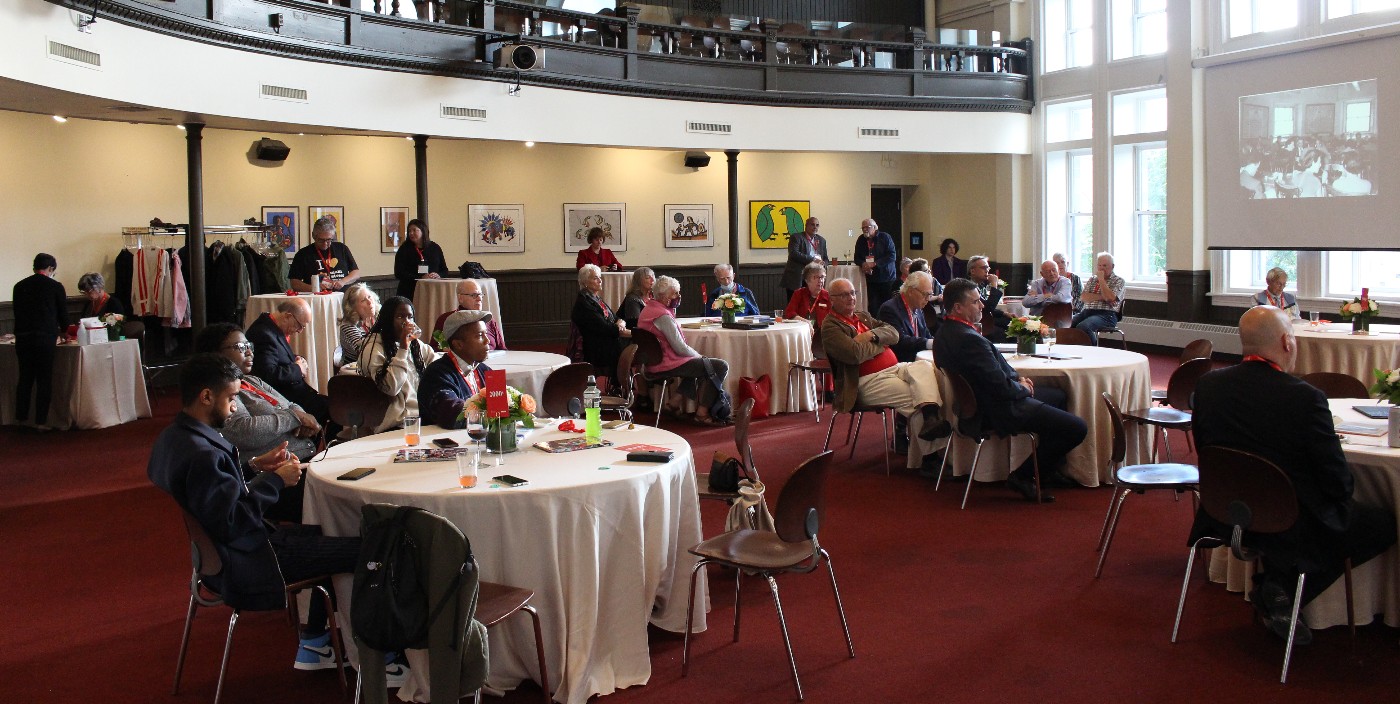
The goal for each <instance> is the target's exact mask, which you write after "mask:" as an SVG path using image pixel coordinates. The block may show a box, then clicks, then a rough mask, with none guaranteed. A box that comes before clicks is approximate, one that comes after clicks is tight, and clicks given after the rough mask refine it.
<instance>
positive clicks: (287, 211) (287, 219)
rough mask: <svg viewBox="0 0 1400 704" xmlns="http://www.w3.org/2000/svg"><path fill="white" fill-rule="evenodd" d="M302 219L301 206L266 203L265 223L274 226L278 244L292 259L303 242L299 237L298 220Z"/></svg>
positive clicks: (263, 208)
mask: <svg viewBox="0 0 1400 704" xmlns="http://www.w3.org/2000/svg"><path fill="white" fill-rule="evenodd" d="M299 219H301V208H299V207H297V206H295V205H264V206H263V207H262V221H263V223H265V224H267V225H269V226H271V227H272V236H273V237H274V238H275V239H276V242H277V246H278V247H280V248H282V251H284V252H286V253H287V258H288V259H291V258H292V257H293V256H295V255H296V253H297V248H298V247H300V246H301V242H300V241H299V240H298V239H297V221H298V220H299Z"/></svg>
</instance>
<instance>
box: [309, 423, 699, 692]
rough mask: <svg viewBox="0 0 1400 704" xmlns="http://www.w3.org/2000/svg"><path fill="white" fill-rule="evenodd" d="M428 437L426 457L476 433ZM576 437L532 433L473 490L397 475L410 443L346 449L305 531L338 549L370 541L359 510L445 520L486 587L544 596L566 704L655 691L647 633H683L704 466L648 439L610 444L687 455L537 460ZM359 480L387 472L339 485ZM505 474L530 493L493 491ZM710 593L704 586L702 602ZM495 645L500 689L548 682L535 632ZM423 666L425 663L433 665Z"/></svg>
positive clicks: (439, 468) (649, 435) (613, 453)
mask: <svg viewBox="0 0 1400 704" xmlns="http://www.w3.org/2000/svg"><path fill="white" fill-rule="evenodd" d="M423 434H424V443H425V444H426V443H427V442H429V441H430V440H431V439H433V438H435V437H444V436H450V437H452V438H453V439H454V440H457V441H458V442H461V443H463V444H464V445H466V444H467V443H468V442H469V440H468V438H467V435H466V431H453V432H450V433H449V432H444V431H442V430H441V429H440V428H436V427H431V428H424V431H423ZM573 435H574V434H573V433H565V432H561V431H558V430H553V429H551V428H547V427H540V428H537V429H535V430H534V431H531V432H530V433H529V434H527V435H526V436H525V437H524V438H523V439H522V440H521V447H522V448H525V449H522V451H520V452H517V453H513V454H509V455H505V464H504V465H503V466H501V467H494V466H486V467H483V468H482V471H481V483H480V484H478V485H477V487H476V488H474V489H460V488H458V486H457V469H456V464H455V463H454V462H422V463H401V464H395V463H393V462H391V460H390V458H391V457H392V455H393V453H394V451H395V450H397V449H399V448H401V447H402V437H403V436H402V435H401V434H399V433H381V434H379V435H372V436H369V437H365V438H360V439H359V440H353V441H351V442H347V443H344V444H342V445H337V446H335V447H333V448H331V449H330V451H329V453H328V456H327V458H326V459H325V460H324V461H321V462H317V463H314V464H312V465H311V469H310V470H309V471H308V472H307V476H306V504H305V515H306V519H305V520H306V522H307V523H314V524H318V525H320V526H321V527H322V528H323V529H324V530H325V532H326V533H327V534H328V535H358V534H359V530H360V506H362V505H364V504H367V503H390V504H397V505H410V506H418V507H421V508H423V509H426V510H428V511H432V512H433V513H436V514H439V515H441V516H444V517H446V518H447V519H448V520H450V521H452V523H453V524H454V525H456V526H457V527H458V528H459V529H461V531H462V532H463V533H464V534H465V535H466V536H467V539H468V540H469V541H470V542H471V547H472V551H473V553H474V554H475V556H476V560H477V563H478V564H479V565H480V568H481V578H482V579H484V580H487V581H491V582H501V583H505V584H509V585H512V586H519V587H525V588H528V589H532V590H534V592H535V598H534V600H533V601H532V602H531V603H532V604H533V605H534V606H535V607H536V608H538V609H539V612H540V620H541V622H542V627H543V635H544V650H545V656H546V659H547V662H548V664H549V672H550V676H551V679H552V680H553V681H552V682H550V683H549V687H550V688H551V689H552V691H553V692H554V698H555V700H556V701H560V702H566V703H570V704H575V703H576V704H583V702H586V701H587V700H588V698H589V697H590V696H591V695H593V694H608V693H611V692H613V691H614V690H616V689H621V688H624V687H631V686H633V685H639V684H645V683H646V682H647V681H648V679H649V678H650V677H651V659H650V653H649V651H648V647H647V627H648V625H655V626H657V627H658V628H662V629H665V630H668V631H674V632H684V630H685V612H686V595H687V590H688V588H689V585H690V579H689V577H690V571H691V569H692V568H693V567H694V565H695V557H694V556H692V555H690V554H689V553H688V552H686V551H687V549H689V548H690V547H691V546H694V545H695V544H697V543H699V542H700V540H701V527H700V509H699V505H698V502H699V499H698V496H697V494H696V485H695V462H694V458H693V456H692V454H691V451H690V446H689V445H688V444H686V442H685V440H683V439H682V438H681V437H680V436H678V435H676V434H674V433H670V432H667V431H665V430H661V429H657V428H651V427H647V426H641V425H639V426H638V427H637V428H636V429H632V430H604V431H603V437H604V439H607V440H611V441H613V442H614V443H616V444H617V445H618V446H625V445H628V444H632V443H646V444H650V445H657V446H661V447H666V448H670V449H672V450H674V451H675V459H673V460H672V461H671V462H668V463H666V464H648V463H641V462H627V461H626V460H625V459H624V458H625V456H626V453H625V452H623V451H621V450H619V449H616V448H597V449H592V450H584V451H581V452H572V453H564V454H549V453H545V452H542V451H540V450H537V449H534V448H532V447H529V444H530V443H534V442H538V441H542V440H553V439H559V438H563V437H572V436H573ZM482 458H483V462H484V463H488V465H489V463H490V462H491V461H492V456H490V455H483V456H482ZM356 467H374V468H376V470H377V471H376V472H375V473H374V474H371V475H369V476H367V477H365V478H363V479H360V480H359V481H353V482H350V481H336V479H335V478H336V477H337V476H339V475H341V474H343V473H345V472H347V471H349V470H351V469H354V468H356ZM506 473H509V474H513V475H515V476H518V477H521V478H523V479H526V480H528V481H529V482H530V484H529V485H528V486H524V487H519V488H513V489H512V488H505V487H502V486H500V485H498V484H496V483H493V482H491V481H490V479H491V477H493V476H496V475H500V474H506ZM351 579H352V578H351V577H350V576H348V575H342V576H340V577H337V583H336V591H337V594H338V597H339V605H338V607H337V608H338V609H339V610H340V612H341V615H342V620H341V623H342V624H344V625H345V627H346V628H347V629H348V628H349V624H350V623H351V621H350V619H349V611H350V603H349V598H348V595H349V594H350V590H349V588H348V587H349V585H350V581H351ZM704 588H705V581H704V580H700V582H699V583H698V584H697V589H700V590H703V589H704ZM697 596H698V597H699V598H700V599H701V601H699V602H698V603H699V604H700V605H707V604H708V603H709V602H708V595H707V593H706V592H704V591H701V592H700V593H699V594H698V595H697ZM706 610H707V608H697V609H696V612H697V613H696V624H697V627H696V630H703V628H704V623H705V618H704V615H705V611H706ZM489 641H490V649H491V652H490V657H491V672H490V674H489V683H490V685H491V686H492V687H496V688H498V689H508V688H511V687H514V686H515V685H516V684H517V683H519V682H520V681H522V680H524V679H526V678H531V679H534V678H537V677H538V673H537V672H536V671H535V670H536V665H535V662H536V660H535V646H534V636H533V632H532V630H531V628H530V625H529V621H528V620H527V619H521V620H520V621H519V622H508V623H506V624H503V625H502V626H499V627H497V628H494V629H492V631H491V634H490V639H489ZM351 642H353V640H352V639H350V638H348V637H347V643H351ZM414 655H416V656H418V657H422V658H423V660H424V661H426V657H424V656H425V654H424V653H417V654H414ZM415 659H417V658H415ZM420 670H422V672H420ZM423 675H426V667H424V668H419V667H417V665H416V663H415V666H414V675H413V678H414V679H415V680H416V679H417V678H419V677H421V676H423ZM423 682H426V679H424V680H423Z"/></svg>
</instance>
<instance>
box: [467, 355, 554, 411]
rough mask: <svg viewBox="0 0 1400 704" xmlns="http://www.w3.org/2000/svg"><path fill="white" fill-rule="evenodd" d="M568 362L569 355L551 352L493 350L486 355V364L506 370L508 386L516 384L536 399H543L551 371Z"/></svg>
mask: <svg viewBox="0 0 1400 704" xmlns="http://www.w3.org/2000/svg"><path fill="white" fill-rule="evenodd" d="M568 363H569V358H568V357H565V356H564V355H562V354H554V353H551V352H526V351H523V350H493V351H491V353H490V354H489V355H487V357H486V366H488V367H491V368H492V369H503V370H505V373H506V385H507V386H514V387H515V388H517V389H519V390H520V391H521V392H522V393H527V394H530V395H531V396H534V397H535V399H536V400H541V398H540V393H541V392H543V391H544V380H545V379H546V378H548V377H549V373H550V372H552V371H554V370H555V369H558V368H559V367H562V366H564V365H566V364H568ZM541 412H543V411H541Z"/></svg>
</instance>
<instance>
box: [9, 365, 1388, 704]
mask: <svg viewBox="0 0 1400 704" xmlns="http://www.w3.org/2000/svg"><path fill="white" fill-rule="evenodd" d="M1174 363H1175V362H1174V360H1172V359H1170V358H1168V357H1166V356H1154V358H1153V370H1154V378H1156V380H1157V384H1158V386H1164V385H1165V381H1166V376H1167V374H1168V373H1169V372H1170V369H1171V368H1172V367H1173V366H1174ZM153 401H154V405H155V408H156V417H155V418H152V419H147V420H143V421H139V422H136V423H132V424H128V425H125V426H122V427H119V428H109V429H105V430H100V431H85V432H70V433H62V434H49V435H44V436H37V435H31V434H27V433H22V432H20V431H17V430H15V429H13V428H5V429H0V447H3V449H0V531H3V535H4V536H5V540H4V541H3V544H0V564H3V565H5V569H4V572H3V574H4V575H5V577H6V579H5V583H6V587H5V588H4V590H3V592H2V593H3V598H2V599H0V624H4V627H5V630H6V632H7V633H9V634H10V637H9V639H8V640H7V641H6V642H5V645H4V647H3V648H0V675H3V677H0V682H3V685H0V691H3V698H4V700H6V701H26V702H52V703H55V704H68V703H74V704H76V703H80V702H84V703H85V702H99V701H100V702H114V703H123V702H153V701H156V702H158V701H186V702H205V701H209V700H210V699H212V697H213V690H214V681H215V678H216V675H217V671H218V658H219V649H220V645H221V643H222V640H223V635H224V632H225V629H226V627H227V612H226V611H218V610H214V611H210V612H205V613H203V614H201V617H200V618H199V619H197V620H196V625H195V629H194V635H193V640H192V645H191V649H190V656H189V661H188V663H187V665H186V672H185V681H184V687H183V690H182V692H181V694H180V695H179V696H178V697H171V696H170V685H171V678H172V676H173V673H174V665H175V654H176V650H177V647H178V644H179V638H180V624H181V621H182V619H183V617H184V609H185V605H186V598H187V597H186V595H187V592H186V586H185V585H186V580H187V579H188V577H189V559H188V556H189V549H188V546H187V544H186V542H185V537H184V533H183V530H182V529H181V528H180V523H179V518H178V514H177V512H176V510H175V508H174V506H173V504H171V502H170V500H169V499H168V498H166V497H165V496H164V495H163V494H161V493H160V492H159V491H158V490H156V489H154V488H153V487H151V486H150V485H149V484H148V482H147V481H146V478H145V462H146V457H147V454H148V452H149V445H150V442H151V440H152V439H153V438H154V437H155V435H156V434H157V433H158V432H159V431H160V429H161V428H162V427H163V426H164V425H165V424H166V423H168V422H169V420H170V418H171V417H172V416H173V415H174V413H175V411H176V410H177V406H178V402H177V400H176V399H175V397H174V394H173V393H170V392H166V393H164V394H161V395H158V396H156V397H155V398H154V399H153ZM823 420H826V418H825V417H824V418H823ZM843 425H844V421H843ZM667 427H671V428H672V429H673V430H675V431H677V432H679V433H681V434H682V435H684V436H685V437H686V438H687V439H688V440H689V441H690V442H691V445H692V447H693V448H694V450H695V453H696V456H697V457H698V458H701V459H702V461H703V460H707V459H708V457H709V456H710V455H711V453H713V451H714V450H716V449H725V448H729V449H731V450H732V447H733V445H732V432H731V431H729V430H727V429H710V428H702V427H698V426H696V427H691V426H684V425H680V424H675V423H673V424H671V425H668V426H667ZM825 427H826V426H825V423H823V424H821V425H818V424H816V423H814V422H813V418H812V415H811V414H810V413H808V414H801V415H787V416H782V417H779V418H774V419H768V420H763V421H760V422H757V423H756V424H755V426H754V429H753V436H752V440H753V446H754V449H755V454H756V458H757V463H758V466H759V469H760V471H761V472H762V474H763V477H764V479H765V481H766V482H767V483H768V485H769V487H770V491H772V492H773V494H772V495H774V496H775V495H776V494H777V493H778V492H781V489H782V485H783V483H784V480H785V479H786V477H787V475H788V474H789V473H790V472H791V470H792V468H793V466H795V465H796V463H797V462H798V461H800V460H801V459H802V458H804V457H807V456H809V455H811V454H814V453H815V452H817V451H818V450H819V449H820V446H821V442H822V436H823V434H824V431H825ZM837 437H838V438H840V437H842V435H841V433H840V432H839V430H838V434H837ZM878 437H879V434H878V428H876V429H874V431H873V432H872V430H871V429H870V428H867V430H866V434H865V436H864V437H862V438H861V440H860V442H859V444H858V446H857V448H856V452H855V456H854V458H853V459H850V460H847V459H846V448H840V449H839V451H838V454H837V459H838V463H837V471H836V472H835V474H834V475H833V477H832V479H831V481H830V483H829V488H828V491H829V494H828V504H827V505H828V509H827V521H826V524H825V525H823V526H822V529H821V534H820V537H821V540H822V543H823V545H824V546H826V547H827V548H828V549H829V550H830V552H831V554H832V557H833V559H834V561H835V566H836V570H837V576H838V578H839V579H840V584H841V588H842V596H843V597H844V599H845V603H846V610H847V615H848V617H849V619H850V623H851V631H852V635H853V637H854V639H855V645H856V652H857V657H856V658H855V659H854V660H850V659H847V657H846V654H845V647H844V643H843V642H842V640H841V631H840V626H839V623H838V622H837V620H836V613H835V608H834V606H833V603H832V600H831V590H830V584H829V582H828V580H827V578H826V576H825V575H824V574H821V573H817V574H811V575H794V576H788V577H783V578H780V579H779V583H780V586H781V589H782V597H783V605H784V609H785V611H786V614H787V617H788V623H789V627H790V629H791V631H792V634H793V638H794V642H795V649H796V658H797V664H798V668H799V670H800V672H801V674H802V677H803V685H804V688H805V690H806V693H807V699H808V701H811V702H861V701H871V702H931V701H952V702H1007V701H1075V702H1078V701H1105V700H1124V701H1153V702H1156V701H1202V700H1214V701H1230V700H1244V699H1247V698H1248V699H1252V698H1255V697H1268V698H1269V699H1270V700H1273V701H1281V702H1292V701H1298V702H1303V701H1307V702H1314V701H1319V700H1327V701H1390V700H1393V699H1394V697H1395V694H1394V692H1395V691H1396V686H1397V685H1400V645H1398V644H1397V636H1398V635H1400V633H1397V631H1396V630H1394V629H1389V628H1386V627H1383V626H1379V625H1373V626H1368V627H1364V628H1361V629H1360V630H1359V633H1358V636H1357V638H1356V640H1355V641H1353V640H1351V639H1350V638H1349V637H1348V635H1347V633H1346V631H1345V629H1330V630H1327V631H1323V632H1319V633H1318V634H1317V641H1316V643H1315V644H1313V645H1312V646H1310V647H1308V648H1304V649H1300V650H1299V651H1297V652H1296V653H1295V656H1294V663H1293V668H1292V672H1291V673H1290V677H1289V684H1287V685H1286V686H1280V685H1279V684H1278V669H1279V667H1280V665H1281V661H1282V653H1283V648H1282V645H1281V643H1279V642H1277V641H1275V640H1273V639H1272V638H1271V636H1269V635H1268V634H1267V633H1266V632H1265V631H1264V630H1263V629H1262V628H1261V627H1259V626H1256V625H1254V624H1253V623H1251V610H1250V608H1249V607H1248V605H1247V604H1246V603H1245V602H1244V600H1243V599H1241V598H1240V597H1239V596H1238V595H1235V594H1229V593H1227V592H1226V591H1225V589H1224V588H1223V587H1222V586H1220V585H1207V584H1205V583H1204V580H1203V578H1202V576H1201V574H1200V571H1199V570H1198V572H1197V575H1196V579H1195V580H1194V581H1193V584H1192V587H1191V596H1190V601H1189V602H1188V605H1187V615H1186V620H1185V623H1184V624H1183V626H1182V640H1181V642H1179V643H1177V644H1175V645H1173V644H1171V643H1170V642H1169V637H1170V631H1171V623H1172V617H1173V613H1174V610H1175V607H1176V595H1177V590H1178V589H1179V588H1180V584H1181V576H1182V569H1183V568H1184V564H1185V558H1186V550H1185V543H1184V541H1185V534H1186V529H1187V526H1188V524H1189V521H1190V511H1191V509H1190V503H1189V501H1185V500H1183V501H1181V502H1174V501H1172V499H1171V498H1170V497H1168V496H1164V495H1148V496H1145V497H1138V496H1134V497H1131V498H1130V499H1129V500H1128V505H1127V507H1126V509H1125V514H1124V518H1123V521H1122V524H1121V526H1120V530H1119V535H1118V537H1117V538H1116V540H1115V545H1114V551H1113V555H1112V557H1111V559H1110V561H1109V563H1108V566H1107V567H1106V569H1105V573H1104V576H1103V578H1102V579H1099V580H1095V579H1094V578H1093V567H1094V561H1095V558H1096V554H1095V552H1094V542H1095V539H1096V538H1097V535H1098V531H1099V526H1100V524H1101V521H1102V519H1103V514H1104V509H1105V507H1106V504H1107V501H1108V493H1107V491H1106V490H1104V489H1092V490H1091V489H1078V490H1059V491H1057V496H1058V497H1059V501H1058V502H1057V503H1055V504H1052V505H1048V506H1034V505H1031V504H1028V503H1026V502H1024V501H1022V500H1020V499H1019V498H1017V497H1016V495H1015V494H1013V493H1012V492H1011V491H1009V490H1007V489H1006V488H1005V486H1004V485H1002V484H986V485H981V484H979V485H978V486H976V487H974V488H973V492H972V498H971V501H970V502H969V505H968V509H967V510H966V511H959V510H958V500H959V499H960V498H961V489H962V488H963V485H962V484H961V483H954V484H952V485H951V487H950V486H948V485H947V484H946V483H945V485H944V487H943V490H942V491H940V492H935V491H934V490H933V484H932V482H930V481H928V480H924V479H920V478H918V477H916V476H913V475H911V474H909V473H907V472H903V471H900V470H896V472H895V474H894V475H893V476H889V477H886V476H885V474H884V465H883V461H882V459H881V457H880V442H879V440H878ZM1178 446H1180V445H1178ZM702 510H703V511H704V518H705V524H706V534H707V535H712V534H714V533H716V532H718V530H719V528H720V525H721V524H722V521H723V512H724V506H723V505H720V504H714V503H709V502H707V503H705V504H704V505H703V506H702ZM710 577H711V579H712V580H714V586H715V589H714V590H713V593H714V596H713V611H712V613H711V617H710V618H711V629H710V630H709V631H708V632H706V633H704V634H700V635H698V636H697V637H696V639H695V642H694V643H693V657H694V661H693V662H692V667H691V674H690V676H689V677H688V678H684V679H682V678H681V677H680V651H681V640H680V637H679V636H678V635H675V634H670V633H663V632H656V631H653V633H652V667H653V673H652V680H651V682H650V683H649V684H647V685H646V686H642V687H634V688H632V689H629V690H625V691H622V692H619V693H617V694H615V695H612V696H609V697H606V698H603V700H604V701H608V702H614V703H616V704H626V703H630V702H640V703H646V704H654V703H669V702H692V701H706V702H753V701H792V700H794V698H795V697H794V693H793V690H792V683H791V678H790V676H789V675H788V672H787V662H786V657H785V655H784V653H783V648H782V641H781V638H780V636H779V632H778V626H777V618H776V615H775V613H774V610H773V607H772V601H771V599H770V598H769V597H768V595H767V589H766V586H765V585H764V584H763V583H762V582H760V581H758V580H756V579H750V580H748V581H746V584H745V589H744V598H745V605H746V606H745V609H744V630H743V634H742V638H741V640H740V642H739V643H732V642H731V640H730V628H729V623H730V619H731V618H732V615H733V604H732V599H731V598H730V594H731V593H732V591H731V589H730V587H729V584H731V583H729V582H728V581H727V580H728V579H729V575H728V574H724V573H720V572H713V573H712V574H711V575H710ZM543 616H544V618H548V614H544V615H543ZM294 642H295V641H294V640H293V634H292V630H291V627H290V626H289V625H288V624H287V622H286V619H285V617H284V616H283V615H282V614H280V613H250V614H247V615H246V616H245V617H244V618H243V619H242V621H241V623H240V625H239V628H238V634H237V636H236V638H235V644H234V652H233V658H232V664H231V665H230V678H229V683H228V690H227V692H226V693H225V701H228V702H241V701H253V700H255V699H256V700H261V701H270V702H298V703H305V704H310V703H312V702H327V703H329V702H336V701H339V700H340V693H339V689H338V687H337V685H336V683H335V678H334V675H333V674H331V673H329V672H325V671H323V672H314V673H305V672H298V671H294V670H293V669H292V668H291V666H290V665H291V659H292V655H293V652H294ZM538 694H539V692H538V689H536V688H535V687H533V686H531V685H526V686H525V687H523V688H522V689H521V690H518V691H516V692H512V693H510V694H509V695H508V696H507V697H506V698H505V699H504V701H506V702H510V703H512V704H513V703H515V702H534V701H538ZM488 701H490V699H488Z"/></svg>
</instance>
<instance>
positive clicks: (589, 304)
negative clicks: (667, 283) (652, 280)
mask: <svg viewBox="0 0 1400 704" xmlns="http://www.w3.org/2000/svg"><path fill="white" fill-rule="evenodd" d="M578 286H579V289H578V297H577V298H575V299H574V309H573V311H572V312H571V313H570V314H569V320H571V321H572V322H573V324H574V326H575V327H577V328H578V334H579V337H580V338H582V341H583V359H584V360H585V361H587V362H588V363H589V364H592V365H593V373H594V374H596V375H598V376H605V377H608V378H613V377H614V376H616V374H617V358H618V357H619V356H621V355H622V338H624V337H631V336H632V331H631V330H629V329H628V328H627V324H626V323H624V322H622V320H621V319H619V318H618V317H617V311H615V310H613V309H612V307H611V306H609V305H608V303H607V301H604V300H603V272H602V270H601V269H599V268H598V267H597V265H595V264H584V265H583V267H582V268H581V269H579V270H578ZM652 290H653V291H655V288H653V289H652Z"/></svg>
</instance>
